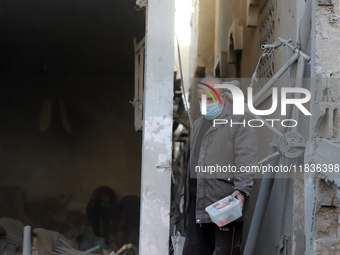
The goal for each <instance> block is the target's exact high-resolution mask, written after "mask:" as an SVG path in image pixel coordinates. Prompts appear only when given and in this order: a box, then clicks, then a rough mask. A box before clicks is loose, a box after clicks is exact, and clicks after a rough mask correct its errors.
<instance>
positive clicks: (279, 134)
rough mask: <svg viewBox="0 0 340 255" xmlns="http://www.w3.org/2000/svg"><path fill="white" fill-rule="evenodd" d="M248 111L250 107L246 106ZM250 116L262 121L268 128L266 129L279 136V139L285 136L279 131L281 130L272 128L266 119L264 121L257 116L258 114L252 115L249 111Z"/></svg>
mask: <svg viewBox="0 0 340 255" xmlns="http://www.w3.org/2000/svg"><path fill="white" fill-rule="evenodd" d="M246 109H248V105H246ZM248 112H249V113H250V114H251V116H253V117H254V118H255V119H258V120H261V121H262V123H263V125H264V126H265V127H266V128H268V129H269V130H270V131H271V132H273V133H274V134H276V135H277V136H279V137H282V136H283V134H282V133H281V132H280V131H279V130H277V129H276V128H274V127H273V126H271V125H270V124H269V123H268V122H267V121H266V120H265V119H263V118H262V117H260V116H258V115H256V114H254V113H252V112H250V111H248Z"/></svg>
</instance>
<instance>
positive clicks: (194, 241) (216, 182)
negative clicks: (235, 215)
mask: <svg viewBox="0 0 340 255" xmlns="http://www.w3.org/2000/svg"><path fill="white" fill-rule="evenodd" d="M236 82H237V81H236ZM216 84H222V81H221V80H220V79H218V78H215V77H206V78H204V79H203V80H201V82H199V83H198V86H197V95H198V99H199V102H200V106H201V110H202V97H203V95H204V94H205V95H206V114H205V115H204V116H201V117H199V118H198V119H197V120H196V121H195V122H194V124H193V129H192V131H191V140H190V141H191V144H190V157H189V164H188V167H187V171H186V181H185V186H184V191H183V193H182V195H181V207H183V204H185V219H186V220H185V222H186V239H185V244H184V248H183V255H211V254H214V255H229V254H232V255H236V254H241V236H242V226H243V220H244V218H245V217H246V211H247V204H248V197H249V196H250V191H251V189H252V185H253V175H252V174H251V173H242V172H240V171H239V170H240V168H241V167H242V166H252V165H257V140H256V135H255V130H254V128H252V127H249V126H247V122H248V120H249V119H250V116H249V114H247V113H245V114H244V115H233V114H232V112H233V111H232V105H231V104H230V103H229V102H228V101H227V100H226V97H227V95H226V91H225V90H223V89H219V88H216V89H214V87H215V85H216ZM215 92H216V93H217V94H218V95H219V97H220V99H221V101H219V100H217V95H216V93H215ZM215 98H216V100H215ZM217 118H218V119H224V120H227V121H228V122H227V124H224V125H214V122H213V120H214V119H217ZM230 123H234V125H231V124H230ZM237 123H238V124H237ZM217 165H218V166H221V167H223V166H226V167H227V166H233V167H235V168H236V171H235V172H231V171H230V172H226V173H224V172H213V173H211V172H210V173H209V172H204V173H203V172H200V171H198V170H199V169H207V167H209V166H217ZM204 167H206V168H204ZM228 195H231V197H232V198H235V197H236V198H237V199H238V200H239V201H240V205H241V208H242V209H243V216H242V217H241V218H240V219H238V220H236V221H234V222H232V223H229V224H227V225H225V226H224V227H222V228H220V227H218V226H217V225H215V223H213V222H212V221H211V219H210V217H209V215H208V213H207V212H205V208H206V207H207V206H209V205H211V204H213V203H214V202H216V201H218V200H220V199H222V198H224V197H226V196H228ZM182 211H183V209H182Z"/></svg>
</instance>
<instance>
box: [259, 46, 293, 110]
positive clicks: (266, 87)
mask: <svg viewBox="0 0 340 255" xmlns="http://www.w3.org/2000/svg"><path fill="white" fill-rule="evenodd" d="M298 58H299V51H297V52H295V54H294V55H293V56H292V57H291V58H290V59H289V61H288V62H287V63H286V64H284V65H283V66H282V67H281V68H280V70H279V71H277V73H276V74H275V75H274V76H273V77H272V78H271V79H270V80H269V81H268V82H267V84H266V85H264V87H263V88H262V89H261V90H260V91H259V92H258V93H257V94H256V95H255V96H254V97H253V102H254V103H253V104H254V105H255V104H256V102H257V101H258V100H259V99H260V98H261V97H262V96H263V95H264V94H265V93H266V92H267V91H268V89H270V88H271V87H272V86H273V85H274V84H275V82H276V81H277V80H278V79H279V78H280V77H281V76H282V75H283V74H284V73H285V72H286V71H287V69H288V68H289V67H290V66H291V65H292V64H294V62H295V61H296V60H297V59H298Z"/></svg>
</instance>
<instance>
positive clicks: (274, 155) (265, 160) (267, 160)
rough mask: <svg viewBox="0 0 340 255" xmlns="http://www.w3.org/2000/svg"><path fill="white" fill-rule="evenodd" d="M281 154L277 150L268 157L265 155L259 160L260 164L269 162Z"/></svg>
mask: <svg viewBox="0 0 340 255" xmlns="http://www.w3.org/2000/svg"><path fill="white" fill-rule="evenodd" d="M280 156H281V154H280V152H278V151H276V152H274V153H273V154H270V155H269V156H268V157H265V158H264V159H262V160H261V161H259V163H258V165H265V164H268V163H269V162H270V161H272V160H274V159H276V158H278V157H280Z"/></svg>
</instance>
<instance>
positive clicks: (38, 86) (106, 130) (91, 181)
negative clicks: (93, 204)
mask: <svg viewBox="0 0 340 255" xmlns="http://www.w3.org/2000/svg"><path fill="white" fill-rule="evenodd" d="M0 77H1V78H0V84H1V86H0V90H1V92H0V98H1V99H0V104H1V107H0V109H1V110H0V116H1V117H0V119H1V123H0V136H1V139H0V172H1V178H0V187H4V186H6V187H7V186H16V187H20V188H22V189H23V190H24V192H25V193H26V196H27V200H31V199H35V198H38V197H42V196H49V195H63V194H71V195H72V198H71V201H70V202H69V208H70V209H76V210H81V211H83V212H85V208H86V205H87V202H88V199H89V197H90V195H91V193H92V191H93V190H94V189H95V188H96V187H98V186H101V185H106V186H110V187H112V188H113V189H114V190H115V191H116V193H117V196H118V198H121V197H123V196H125V195H127V194H137V195H138V194H139V193H140V162H141V133H136V132H135V131H134V126H133V108H132V106H131V104H130V103H129V100H130V101H132V100H133V77H124V76H114V75H86V74H74V75H71V74H70V75H66V74H54V75H53V78H52V79H51V82H50V83H46V78H44V77H43V76H42V75H39V74H32V73H22V72H21V73H19V72H12V73H11V72H6V73H1V75H0ZM46 84H53V86H54V88H53V89H52V90H51V91H49V89H48V85H46ZM49 93H51V95H52V96H54V99H53V112H52V122H51V126H50V128H49V129H48V130H47V131H46V132H41V131H40V130H39V115H40V113H41V104H42V100H43V98H44V96H46V95H48V94H49ZM59 97H60V98H63V99H64V101H65V106H66V110H67V114H68V117H69V120H70V124H71V127H72V133H67V132H66V131H65V130H64V129H63V127H62V124H61V119H60V113H59V108H58V104H57V102H58V101H57V100H58V98H59Z"/></svg>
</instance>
